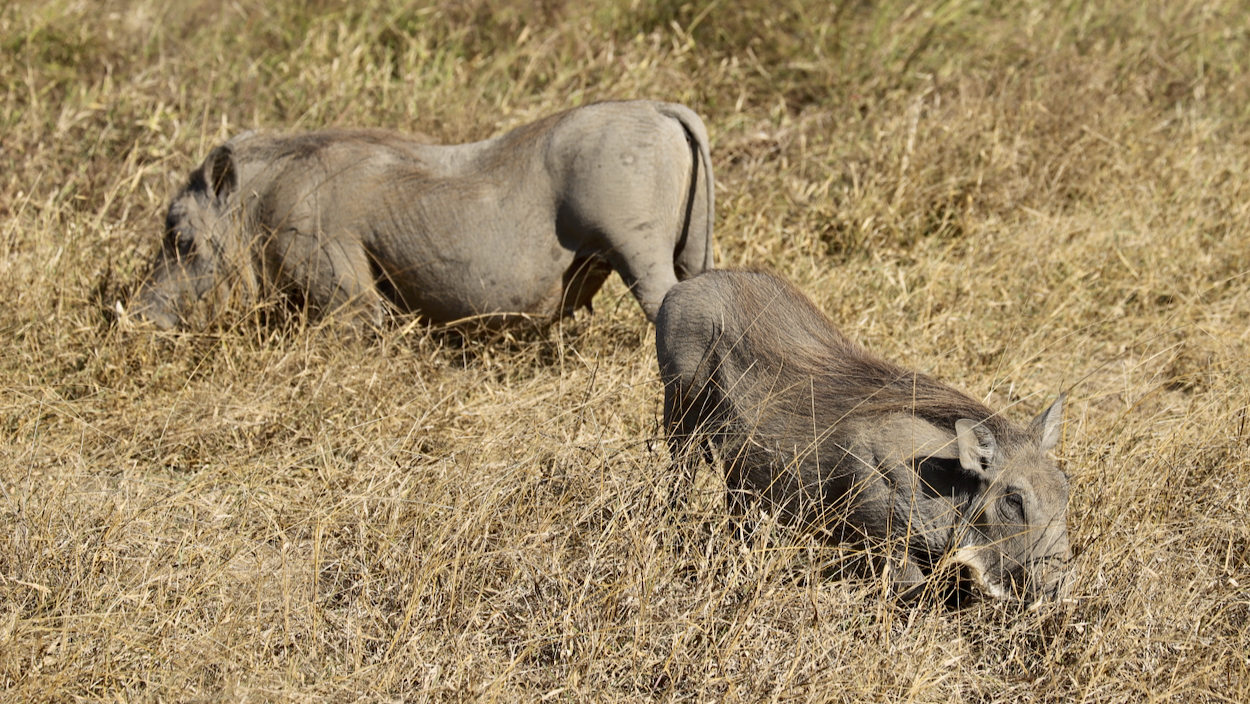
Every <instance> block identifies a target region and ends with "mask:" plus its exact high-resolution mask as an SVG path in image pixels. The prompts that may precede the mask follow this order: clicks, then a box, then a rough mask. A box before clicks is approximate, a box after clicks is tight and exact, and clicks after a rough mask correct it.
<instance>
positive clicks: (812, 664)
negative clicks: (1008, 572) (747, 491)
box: [0, 0, 1250, 702]
mask: <svg viewBox="0 0 1250 704" xmlns="http://www.w3.org/2000/svg"><path fill="white" fill-rule="evenodd" d="M350 5H351V6H352V7H351V8H347V7H344V6H343V5H340V4H339V3H336V2H329V1H323V2H317V1H315V0H302V1H300V0H292V1H290V2H285V3H261V2H254V1H253V0H241V1H240V2H229V3H223V2H212V1H210V0H203V1H201V2H199V3H198V4H196V3H181V2H173V1H172V0H112V1H108V2H90V3H88V2H69V1H65V0H60V1H53V2H50V3H41V2H21V1H19V2H16V3H5V4H3V5H0V45H2V46H3V51H2V52H0V86H2V88H0V90H2V92H0V164H2V168H0V296H2V297H3V299H4V300H5V302H6V305H5V306H4V307H3V309H2V310H0V329H2V330H3V331H4V335H5V339H7V340H8V342H7V343H6V345H5V347H4V348H3V354H2V355H0V375H2V377H0V378H2V381H0V489H2V491H0V535H2V536H3V538H4V539H3V546H2V547H0V691H2V692H3V698H4V699H6V700H13V701H68V700H82V699H87V700H97V699H100V700H121V701H147V700H151V701H168V700H178V701H184V700H189V701H208V700H225V701H234V700H239V701H242V700H248V701H257V700H278V699H281V700H295V701H320V700H335V701H338V700H356V699H364V700H379V701H383V700H384V701H392V700H405V701H407V700H424V699H430V700H462V699H475V700H476V699H482V700H495V701H534V700H538V699H540V698H545V699H547V700H550V701H561V700H563V701H570V700H582V699H594V700H612V701H617V700H727V701H758V700H770V701H772V700H786V701H793V700H803V701H807V700H819V701H825V700H833V701H926V702H927V701H978V702H1012V701H1065V702H1066V701H1081V702H1140V701H1177V702H1195V701H1212V702H1225V701H1247V700H1250V659H1248V658H1250V654H1248V651H1247V646H1246V643H1247V642H1248V641H1250V626H1248V625H1247V624H1248V622H1250V450H1248V449H1247V445H1248V444H1250V429H1248V428H1247V405H1248V402H1250V386H1248V382H1250V364H1248V361H1250V354H1248V353H1250V273H1248V272H1250V239H1248V238H1247V234H1248V232H1250V180H1248V179H1250V108H1248V107H1247V106H1250V75H1248V74H1247V71H1248V70H1250V69H1248V68H1247V64H1246V60H1245V57H1247V56H1250V12H1248V11H1247V9H1246V6H1245V5H1244V3H1239V2H1235V1H1234V0H1214V1H1212V2H1195V1H1190V0H1181V1H1180V2H1163V1H1161V0H1150V1H1149V2H1147V3H1145V4H1142V3H1140V2H1131V1H1130V0H1107V1H1106V2H1102V3H1094V2H1075V1H1068V0H1064V1H1063V2H1058V3H1055V2H1043V1H1041V0H1013V1H1009V2H1005V3H982V2H975V1H973V0H951V1H950V2H946V3H941V4H938V5H935V6H934V7H935V8H936V9H934V10H932V11H926V10H925V9H924V4H917V5H909V4H906V3H903V2H897V1H895V0H882V1H881V2H877V3H855V2H850V3H847V4H845V5H837V6H835V5H832V4H830V3H827V2H807V1H806V0H787V1H786V2H783V3H782V5H780V6H778V5H777V4H776V3H771V2H763V1H762V0H761V1H758V2H757V1H755V0H747V1H746V2H734V3H729V2H715V1H713V2H711V3H704V2H696V3H688V4H682V3H679V2H676V1H670V0H652V1H647V0H616V1H615V2H614V3H609V4H604V5H600V6H598V7H595V8H593V9H586V8H583V7H582V6H580V5H578V4H575V3H567V4H566V3H563V2H561V0H538V1H532V0H463V1H457V2H452V3H449V4H446V5H439V4H430V5H424V4H422V3H420V2H418V3H403V2H398V1H394V2H392V1H389V0H374V1H372V2H368V3H363V4H362V3H351V4H350ZM631 97H651V98H661V99H667V100H674V101H681V102H685V103H687V104H689V105H691V106H692V107H694V108H695V109H696V110H698V111H699V112H700V113H701V114H703V115H704V117H705V120H706V121H707V124H708V127H709V129H710V132H711V135H712V140H713V156H714V161H715V166H716V168H717V176H718V178H719V183H718V198H719V204H718V206H719V207H718V211H719V212H718V230H717V232H718V248H719V251H718V257H719V259H718V261H719V262H720V263H721V264H722V265H765V266H770V267H773V268H775V269H777V270H778V271H780V272H782V273H783V274H785V275H787V276H788V277H790V278H792V279H794V280H795V281H796V282H797V283H798V284H799V285H800V286H801V287H802V288H803V289H804V290H805V291H807V292H808V293H809V294H810V295H812V296H813V298H814V299H815V300H816V301H817V302H818V303H819V304H820V305H821V306H822V307H823V308H824V309H825V310H826V311H827V312H829V313H830V315H831V316H833V318H834V319H835V320H836V321H838V322H839V323H840V324H841V325H843V327H844V328H845V329H846V330H847V332H848V333H850V334H851V335H852V336H853V337H855V338H857V339H860V340H862V341H864V342H865V343H867V344H868V345H869V346H870V347H872V348H873V349H875V350H876V351H878V352H880V353H882V354H884V355H886V356H887V357H890V358H893V359H896V360H898V361H901V362H904V363H906V364H909V365H913V366H916V367H919V368H922V369H924V370H926V371H929V372H932V373H934V374H936V375H937V376H938V377H939V378H942V379H944V380H947V381H950V382H953V383H955V384H956V385H959V386H961V387H963V388H966V389H969V390H971V391H972V392H973V393H974V394H976V395H984V396H986V397H987V398H989V399H990V401H991V403H993V404H995V405H998V406H1001V407H1008V408H1010V410H1009V411H1008V412H1009V413H1010V414H1011V415H1013V416H1014V417H1016V418H1019V419H1024V418H1027V417H1029V416H1031V415H1032V414H1033V413H1035V412H1037V411H1038V410H1040V409H1041V408H1043V407H1044V404H1045V403H1046V402H1047V401H1048V399H1049V398H1050V397H1051V396H1053V395H1054V394H1055V393H1056V392H1057V391H1058V390H1060V389H1061V388H1065V387H1067V386H1068V385H1075V392H1074V398H1073V403H1072V404H1071V406H1070V412H1069V414H1068V418H1069V423H1068V426H1067V431H1066V437H1065V442H1064V444H1063V448H1062V459H1063V460H1064V462H1065V465H1066V467H1067V470H1068V471H1069V473H1070V475H1071V477H1072V483H1073V497H1072V505H1071V516H1070V523H1071V530H1072V534H1073V538H1074V541H1075V545H1076V548H1077V550H1078V558H1077V560H1076V566H1075V575H1074V580H1075V583H1074V586H1073V593H1072V599H1070V600H1068V601H1066V602H1064V603H1061V604H1053V605H1050V606H1048V607H1046V608H1044V609H1041V610H1039V611H1037V612H1035V613H1028V614H1020V613H1017V612H1016V611H1015V610H1013V609H1012V608H1009V607H1005V606H1002V605H996V604H981V605H977V606H974V607H972V608H969V609H965V610H963V611H958V612H949V611H945V610H943V609H940V608H936V607H932V606H922V607H918V608H912V609H900V608H897V607H895V606H894V605H892V604H891V602H889V601H888V600H887V599H886V598H884V597H883V595H882V591H881V589H880V587H879V585H876V584H872V583H863V582H853V581H851V582H844V581H838V580H833V579H827V578H825V577H824V576H823V575H822V570H821V565H822V561H823V559H824V558H823V557H822V554H823V550H822V549H821V548H820V547H819V546H817V545H813V544H811V543H810V541H809V539H808V538H806V537H804V536H802V535H791V534H787V533H785V532H784V531H783V532H780V533H779V534H778V535H777V536H776V537H775V539H773V540H768V541H761V542H760V543H757V544H755V546H754V547H752V546H747V545H744V544H742V543H738V542H736V541H734V540H733V539H732V537H731V536H730V535H729V531H727V530H725V529H724V526H723V524H722V523H721V522H720V521H721V517H722V513H723V508H722V504H721V499H720V495H719V493H718V492H719V490H720V485H719V484H718V482H717V478H716V477H711V476H707V475H705V476H704V477H703V479H702V481H701V491H700V493H699V494H698V496H697V497H696V501H695V502H694V504H693V505H692V506H691V508H690V509H689V514H688V515H687V516H686V518H687V519H688V520H687V521H683V522H682V523H683V525H677V526H671V525H669V524H667V523H666V522H665V521H664V520H662V518H661V513H660V507H661V506H662V505H663V501H664V498H665V491H666V489H667V486H668V481H669V475H670V468H669V463H668V461H667V459H666V456H665V452H664V451H663V444H662V442H659V441H658V438H657V433H658V420H657V415H658V406H659V398H660V386H659V383H658V380H657V378H656V371H655V362H654V358H653V352H652V344H653V332H652V331H651V329H650V328H649V327H648V325H647V324H646V322H645V320H644V318H643V316H642V314H641V312H640V311H639V310H638V308H637V306H636V304H634V303H633V301H632V300H630V299H628V298H627V297H626V294H625V292H624V291H623V289H622V287H621V285H620V283H619V280H617V279H613V280H612V282H611V285H610V286H609V287H608V289H606V290H605V291H604V292H603V293H602V294H601V295H600V298H599V299H598V301H597V304H596V308H597V310H598V311H599V312H598V313H597V314H596V315H595V316H594V317H592V318H589V319H583V320H578V321H576V322H574V323H571V324H569V325H567V326H566V327H565V328H564V329H554V330H550V331H548V332H546V333H543V332H533V331H528V330H523V329H519V330H515V331H512V332H510V333H509V334H507V335H505V336H502V337H499V338H497V339H494V340H489V341H484V340H476V339H474V340H470V341H468V342H462V341H460V340H459V339H458V338H457V337H456V336H454V335H450V334H446V333H442V332H439V331H427V330H424V329H420V328H418V329H416V330H413V331H410V332H408V334H401V332H402V331H401V327H402V324H403V322H404V321H399V322H397V323H396V325H395V326H394V334H393V335H390V336H387V337H385V338H384V339H381V340H378V341H376V342H373V343H368V344H355V345H343V344H340V343H339V342H338V341H337V340H336V339H335V337H334V336H333V335H331V334H326V333H325V332H322V331H318V330H308V329H304V328H303V327H301V326H300V325H299V324H298V322H296V323H293V324H290V325H285V326H278V327H267V328H266V327H258V326H256V325H253V324H251V322H250V321H249V320H248V319H247V318H246V316H241V315H240V316H235V317H234V318H230V317H229V316H227V317H226V318H225V319H223V320H219V321H218V324H216V325H214V326H210V327H206V328H203V329H200V330H199V331H191V332H182V333H177V334H150V333H135V332H126V331H122V330H119V329H118V328H117V327H116V326H114V325H112V324H111V323H110V322H109V316H108V315H107V309H108V308H110V307H111V306H112V304H113V302H114V301H115V300H117V299H119V298H124V297H125V296H126V294H127V292H128V290H129V287H130V286H132V285H133V283H134V282H135V281H136V279H137V277H139V276H140V275H141V274H142V272H143V268H144V266H145V264H146V261H147V259H148V257H149V256H150V255H151V253H152V252H153V251H154V249H155V246H156V243H157V240H158V230H159V223H160V219H161V214H162V208H163V206H164V204H165V201H166V199H167V197H168V196H169V194H170V192H171V190H172V189H173V188H174V185H173V184H174V183H175V182H176V181H177V180H178V179H181V178H182V176H183V174H184V173H185V172H186V171H187V170H188V169H189V168H190V167H191V166H192V165H193V164H194V163H195V162H196V161H197V160H198V159H199V158H201V157H202V155H203V154H204V153H205V152H206V150H207V149H208V148H209V147H210V146H211V145H212V144H213V143H214V142H216V141H218V140H221V139H224V138H225V137H227V136H229V135H230V134H232V133H234V132H236V131H238V130H241V129H244V128H248V127H252V126H267V127H280V128H311V127H316V126H322V125H370V126H374V125H376V126H386V127H394V128H399V129H404V130H408V131H419V132H424V133H426V134H429V135H431V136H433V137H434V138H436V139H440V140H446V141H461V140H469V139H474V138H480V137H485V136H488V135H492V134H496V133H498V132H500V131H501V130H504V129H506V128H509V127H511V126H515V125H517V124H521V123H523V122H526V121H529V120H532V119H534V118H537V117H539V116H541V115H544V114H547V113H549V112H551V111H554V110H557V109H561V108H564V107H567V106H571V105H576V104H580V103H585V102H588V101H592V100H599V99H606V98H631ZM1016 406H1018V407H1016ZM704 523H707V524H708V525H709V526H710V530H703V529H702V527H701V526H702V524H704Z"/></svg>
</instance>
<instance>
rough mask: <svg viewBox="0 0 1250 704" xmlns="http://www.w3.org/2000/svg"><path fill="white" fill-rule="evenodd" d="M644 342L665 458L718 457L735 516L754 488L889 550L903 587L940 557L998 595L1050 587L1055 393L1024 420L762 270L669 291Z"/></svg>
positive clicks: (1061, 521)
mask: <svg viewBox="0 0 1250 704" xmlns="http://www.w3.org/2000/svg"><path fill="white" fill-rule="evenodd" d="M656 354H657V357H658V361H659V366H660V376H661V378H662V379H663V381H664V426H665V429H666V431H667V435H668V442H669V446H670V449H671V451H672V453H673V456H674V458H675V460H676V461H677V463H678V465H679V466H684V467H686V470H687V472H689V473H690V474H691V475H692V474H693V472H694V469H695V467H696V462H697V460H698V458H699V457H700V456H703V457H706V458H707V459H708V460H709V461H715V460H717V459H719V462H720V463H722V464H723V465H724V467H725V471H726V479H727V482H726V483H727V485H728V489H729V496H728V502H729V508H730V510H731V512H732V513H734V514H742V513H743V512H744V511H745V509H746V507H747V505H748V504H749V503H751V502H754V501H763V502H765V503H766V505H767V506H768V507H770V508H771V510H773V511H774V512H775V513H776V514H777V515H778V516H779V517H781V518H782V519H783V520H785V521H788V522H791V523H797V524H800V525H804V526H807V527H810V528H813V529H816V530H818V531H819V532H821V533H822V534H824V535H826V536H828V537H829V538H830V539H832V540H835V541H843V542H845V541H850V542H855V543H859V542H869V543H875V544H881V545H887V546H891V547H890V550H891V558H890V559H889V561H888V562H889V565H890V570H891V575H892V580H893V583H894V585H895V587H896V589H898V590H899V591H900V592H905V593H915V592H918V591H919V590H920V589H919V588H920V587H921V586H922V585H924V583H925V582H926V581H927V579H928V576H929V575H931V574H934V573H939V572H941V573H945V572H946V570H947V568H953V569H955V570H957V571H958V572H959V573H961V574H962V576H963V577H964V578H965V579H968V580H971V581H972V582H974V583H975V584H977V585H978V586H979V587H980V590H981V591H982V592H983V593H985V594H987V595H990V596H993V597H997V598H1005V597H1016V598H1021V599H1027V600H1033V599H1035V598H1038V597H1043V596H1053V595H1054V594H1056V593H1057V591H1058V589H1059V588H1060V586H1061V584H1062V580H1063V575H1064V573H1065V570H1066V566H1067V562H1068V559H1069V549H1068V537H1067V504H1068V490H1067V478H1066V476H1065V475H1064V474H1063V472H1062V471H1060V470H1059V468H1058V466H1057V465H1056V463H1055V462H1054V460H1052V459H1051V458H1050V457H1049V456H1048V454H1047V453H1049V452H1050V451H1051V450H1053V449H1054V447H1055V446H1056V444H1057V443H1058V441H1059V437H1060V434H1061V432H1060V431H1061V427H1062V425H1061V424H1062V417H1063V397H1062V396H1061V397H1060V398H1059V400H1057V401H1056V402H1055V403H1054V404H1053V405H1052V406H1051V407H1050V408H1048V409H1047V410H1046V411H1044V412H1042V413H1041V415H1039V416H1038V417H1037V418H1036V419H1034V420H1033V422H1032V423H1031V424H1030V425H1029V426H1028V427H1027V428H1021V427H1019V426H1017V425H1014V424H1012V423H1010V422H1008V421H1007V420H1006V419H1004V418H1003V417H1002V416H1000V415H999V414H997V413H995V412H993V411H991V410H990V409H988V408H986V407H985V406H984V405H982V404H981V403H979V402H977V401H975V400H973V399H972V398H970V397H968V396H967V395H965V394H963V393H960V392H959V391H956V390H955V389H953V388H951V387H949V386H946V385H944V384H941V383H939V382H937V381H935V380H934V379H932V378H931V377H928V376H926V375H923V374H919V373H916V372H912V371H908V370H906V369H903V368H901V367H899V366H897V365H894V364H891V363H890V362H886V361H884V360H882V359H880V358H877V357H874V356H872V355H871V354H869V353H868V352H866V351H865V350H864V349H863V348H861V347H859V346H858V345H856V344H854V343H853V342H851V341H850V340H848V339H847V338H846V337H845V336H844V335H842V333H841V332H839V331H838V330H837V329H836V328H835V327H834V326H833V324H832V323H831V322H829V320H828V319H827V318H826V317H825V316H824V315H823V314H821V313H820V312H819V311H818V310H817V309H816V308H815V306H813V305H812V304H811V302H810V301H808V300H807V299H806V298H805V297H804V296H803V295H802V294H800V293H799V292H798V291H797V290H795V289H794V288H793V287H792V286H790V285H789V284H787V283H786V282H784V281H781V280H780V279H778V278H776V277H774V276H771V275H768V274H762V273H748V272H729V271H711V272H708V273H706V274H703V275H701V276H698V277H696V278H694V279H691V280H689V281H686V282H683V283H681V284H678V285H677V286H675V287H673V289H672V290H671V291H670V292H669V294H668V295H667V296H666V297H665V299H664V304H663V305H662V306H661V308H660V312H659V316H658V318H657V320H656Z"/></svg>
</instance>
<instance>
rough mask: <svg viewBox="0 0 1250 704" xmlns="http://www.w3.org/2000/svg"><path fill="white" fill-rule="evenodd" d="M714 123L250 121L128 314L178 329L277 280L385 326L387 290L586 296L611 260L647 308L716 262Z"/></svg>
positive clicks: (171, 218)
mask: <svg viewBox="0 0 1250 704" xmlns="http://www.w3.org/2000/svg"><path fill="white" fill-rule="evenodd" d="M713 190H714V189H713V183H712V172H711V160H710V157H709V154H708V142H707V133H706V131H705V129H704V126H703V122H702V121H701V120H700V119H699V117H698V116H697V115H696V114H695V113H693V112H692V111H691V110H690V109H688V108H686V107H684V106H681V105H674V104H669V103H656V102H649V101H631V102H619V103H599V104H595V105H589V106H586V107H582V108H577V109H573V110H569V111H567V112H563V113H560V114H558V115H553V116H551V117H548V118H546V119H543V120H540V121H538V122H535V123H533V124H530V125H526V126H524V127H520V128H517V129H515V130H513V131H511V132H509V133H507V134H504V135H502V136H500V137H496V138H494V139H489V140H486V141H484V142H476V143H473V144H462V145H454V146H442V145H431V144H427V143H425V142H422V141H420V140H417V139H414V138H412V137H408V136H405V135H401V134H396V133H393V132H385V131H381V130H325V131H320V132H309V133H303V134H292V135H267V134H257V133H252V132H248V133H244V134H241V135H239V136H237V137H235V138H234V139H231V140H230V141H229V142H227V143H225V144H223V145H221V146H219V147H217V148H215V149H213V150H212V152H210V153H209V155H208V157H207V158H206V159H205V160H204V163H203V164H201V165H200V166H199V167H198V168H196V169H195V171H193V172H192V173H191V176H190V179H189V180H188V182H187V184H186V186H184V187H183V188H182V190H181V191H180V192H179V193H178V194H177V195H176V196H175V197H174V198H173V200H172V202H171V203H170V205H169V211H168V214H167V216H166V219H165V240H164V243H163V246H162V247H161V250H160V252H159V253H158V254H157V256H156V259H155V261H154V262H153V264H152V269H151V273H150V274H149V276H148V278H147V279H146V281H145V282H144V283H143V284H142V286H141V287H140V290H139V292H138V294H137V295H136V297H135V300H134V301H133V303H132V306H131V308H132V312H134V313H135V314H137V315H138V316H140V317H144V318H147V319H150V320H152V321H154V322H155V323H156V324H157V325H158V326H159V327H162V328H168V327H172V326H174V325H176V324H178V322H179V321H180V320H181V319H182V317H183V315H184V313H185V312H186V310H187V305H188V304H189V303H191V302H194V301H197V300H199V299H201V298H204V297H205V296H208V295H210V294H213V295H221V294H234V295H238V294H242V296H243V298H244V299H248V298H251V297H252V296H254V295H255V294H256V293H257V292H259V291H276V292H279V293H281V294H284V295H286V296H287V298H288V300H291V301H294V302H295V303H296V304H297V305H299V306H301V307H307V308H308V309H310V310H312V311H313V312H315V313H318V314H326V313H332V312H335V311H339V310H341V311H343V312H344V313H345V314H346V316H345V317H347V318H349V319H350V320H351V322H353V323H354V324H355V325H357V326H358V327H359V326H367V325H377V324H378V323H379V322H380V321H381V319H382V316H383V312H384V307H385V305H386V303H385V301H389V303H390V304H391V305H394V306H395V307H396V308H397V309H399V310H401V311H405V312H414V313H418V314H420V315H421V316H423V317H425V318H427V319H430V320H432V321H438V322H450V321H456V320H461V319H465V318H474V317H487V318H492V317H495V316H503V315H506V314H510V313H521V314H530V315H535V316H541V317H547V316H554V315H560V314H565V315H567V314H570V313H572V312H573V311H574V310H575V309H577V308H580V307H586V308H589V307H590V302H591V298H592V297H593V296H594V294H595V292H596V291H597V290H598V289H599V288H600V286H602V285H603V282H604V281H605V280H606V278H607V277H608V275H609V274H611V272H612V271H616V272H617V273H618V274H620V275H621V277H622V278H623V279H624V281H625V283H626V284H627V285H628V286H629V288H630V290H631V291H632V292H633V294H634V296H635V297H636V298H637V299H638V302H639V303H640V304H641V305H642V308H643V310H644V311H645V312H646V315H647V318H648V319H649V320H654V318H655V312H656V310H657V309H658V308H659V305H660V301H661V300H662V299H663V297H664V294H665V292H667V291H668V289H669V288H670V287H671V286H672V285H673V284H675V283H677V281H678V280H680V279H684V278H686V277H688V276H693V275H695V274H698V273H699V272H702V271H704V270H705V269H709V268H711V266H712V219H713V213H714V208H713Z"/></svg>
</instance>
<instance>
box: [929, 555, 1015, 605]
mask: <svg viewBox="0 0 1250 704" xmlns="http://www.w3.org/2000/svg"><path fill="white" fill-rule="evenodd" d="M942 563H943V565H961V566H963V567H967V568H968V570H969V571H970V572H971V573H972V581H973V582H975V583H976V585H977V586H978V587H980V588H981V589H982V590H983V591H984V592H985V593H986V594H989V595H990V597H991V598H994V599H1006V598H1007V591H1006V590H1005V589H1003V587H1002V585H1001V584H991V583H990V580H989V579H987V578H986V576H985V573H986V569H985V562H984V561H983V560H982V559H981V551H980V550H978V549H977V548H971V547H968V548H959V549H958V550H956V551H955V552H953V553H951V554H950V555H948V556H947V557H946V558H945V559H944V560H943V561H942Z"/></svg>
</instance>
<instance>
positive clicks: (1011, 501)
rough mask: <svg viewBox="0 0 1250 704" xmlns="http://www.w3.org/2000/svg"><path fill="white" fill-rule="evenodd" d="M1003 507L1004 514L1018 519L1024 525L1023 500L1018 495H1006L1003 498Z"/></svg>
mask: <svg viewBox="0 0 1250 704" xmlns="http://www.w3.org/2000/svg"><path fill="white" fill-rule="evenodd" d="M1003 506H1004V507H1006V509H1007V510H1006V513H1007V514H1008V515H1010V516H1013V517H1015V518H1019V519H1020V522H1021V523H1024V498H1023V497H1021V496H1020V495H1019V494H1006V495H1004V496H1003Z"/></svg>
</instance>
